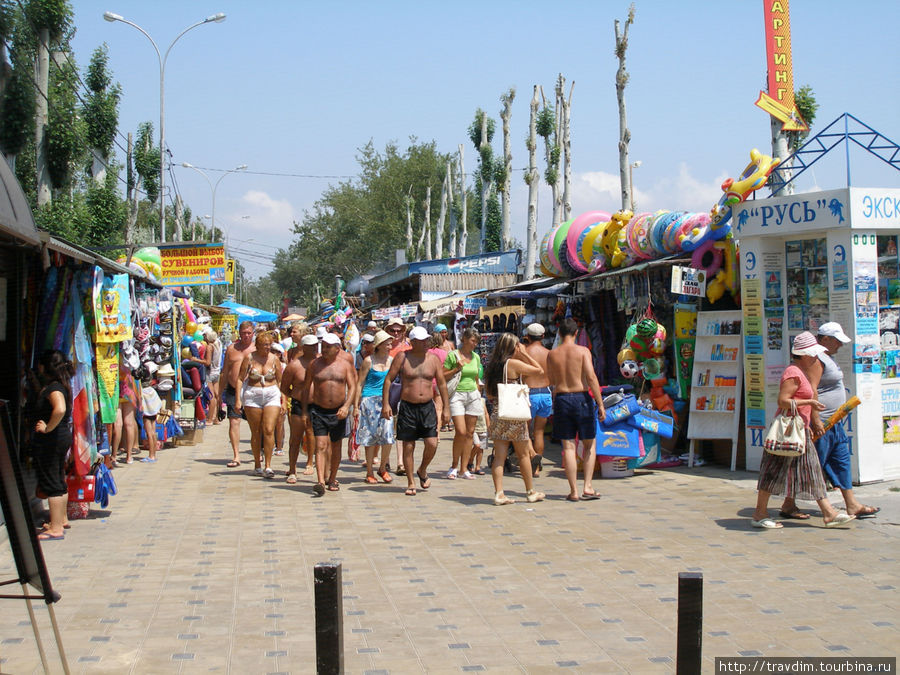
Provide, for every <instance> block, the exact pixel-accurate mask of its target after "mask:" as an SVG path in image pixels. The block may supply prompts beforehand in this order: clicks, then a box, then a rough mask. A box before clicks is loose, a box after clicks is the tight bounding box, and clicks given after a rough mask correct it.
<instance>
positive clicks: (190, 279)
mask: <svg viewBox="0 0 900 675" xmlns="http://www.w3.org/2000/svg"><path fill="white" fill-rule="evenodd" d="M159 257H160V260H161V262H162V279H160V281H161V282H162V285H163V286H206V285H209V284H212V285H215V286H224V285H225V284H227V283H228V280H227V278H226V266H225V246H224V245H223V244H160V245H159Z"/></svg>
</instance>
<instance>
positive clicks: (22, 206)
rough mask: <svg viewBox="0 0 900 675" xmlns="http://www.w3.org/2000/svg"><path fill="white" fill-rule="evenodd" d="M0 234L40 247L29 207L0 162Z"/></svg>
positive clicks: (22, 193) (13, 177) (20, 188)
mask: <svg viewBox="0 0 900 675" xmlns="http://www.w3.org/2000/svg"><path fill="white" fill-rule="evenodd" d="M0 232H3V233H5V234H8V235H10V236H12V237H15V238H16V239H19V240H20V241H24V242H26V243H28V244H31V245H33V246H40V245H41V240H40V237H39V235H38V229H37V227H35V225H34V216H33V215H32V214H31V207H30V206H29V205H28V200H27V199H25V193H24V192H22V186H21V185H19V181H18V180H17V179H16V176H15V174H14V173H13V172H12V169H10V168H9V164H7V163H6V162H0Z"/></svg>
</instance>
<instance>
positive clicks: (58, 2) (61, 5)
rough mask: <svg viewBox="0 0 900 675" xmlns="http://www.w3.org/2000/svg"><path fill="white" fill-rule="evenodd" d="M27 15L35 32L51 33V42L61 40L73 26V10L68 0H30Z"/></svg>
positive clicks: (26, 9)
mask: <svg viewBox="0 0 900 675" xmlns="http://www.w3.org/2000/svg"><path fill="white" fill-rule="evenodd" d="M25 15H26V17H27V18H28V22H29V23H30V24H31V25H32V26H34V28H35V30H40V29H47V30H49V31H50V41H51V42H55V41H57V40H59V39H60V38H61V37H62V36H63V35H64V34H65V32H66V30H67V29H68V28H69V27H70V26H71V25H72V16H73V14H72V8H71V6H69V3H68V2H67V0H30V1H29V2H28V3H26V4H25Z"/></svg>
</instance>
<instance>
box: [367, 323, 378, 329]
mask: <svg viewBox="0 0 900 675" xmlns="http://www.w3.org/2000/svg"><path fill="white" fill-rule="evenodd" d="M366 328H378V324H377V323H375V322H374V321H370V322H369V323H367V324H366Z"/></svg>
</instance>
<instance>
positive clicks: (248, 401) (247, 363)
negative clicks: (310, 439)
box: [234, 332, 286, 478]
mask: <svg viewBox="0 0 900 675" xmlns="http://www.w3.org/2000/svg"><path fill="white" fill-rule="evenodd" d="M272 342H273V338H272V334H271V333H268V332H266V333H259V334H258V335H257V336H256V351H255V352H251V353H250V354H248V355H247V356H245V357H244V362H243V363H242V364H241V370H240V373H239V374H238V381H239V382H241V383H243V385H242V386H240V387H238V389H237V391H236V392H235V404H234V409H235V411H236V412H240V411H241V408H243V410H244V415H245V416H246V417H247V422H248V423H249V424H250V449H251V450H252V451H253V466H254V468H253V473H254V474H256V475H257V476H265V477H266V478H274V477H275V472H274V471H273V470H272V467H271V464H272V450H273V449H274V447H275V423H276V422H277V421H278V416H279V415H280V414H281V412H282V410H284V409H285V405H286V402H285V401H283V400H282V399H283V395H282V393H281V361H280V360H279V358H278V357H277V356H276V354H275V352H273V351H272ZM260 450H262V453H263V455H264V458H265V463H266V465H265V469H263V467H262V461H261V460H262V458H261V457H260Z"/></svg>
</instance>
